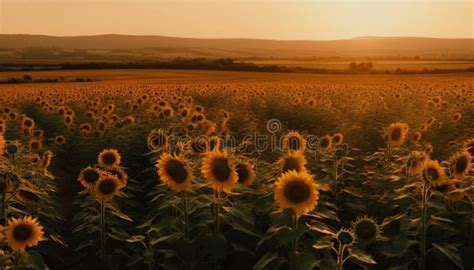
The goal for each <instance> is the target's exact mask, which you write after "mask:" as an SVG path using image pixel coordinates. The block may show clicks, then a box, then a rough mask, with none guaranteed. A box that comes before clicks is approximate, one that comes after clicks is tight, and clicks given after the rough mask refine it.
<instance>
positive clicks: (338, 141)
mask: <svg viewBox="0 0 474 270" xmlns="http://www.w3.org/2000/svg"><path fill="white" fill-rule="evenodd" d="M331 141H332V143H333V144H336V145H337V144H341V143H342V142H343V141H344V135H342V134H341V133H336V134H334V135H332V137H331Z"/></svg>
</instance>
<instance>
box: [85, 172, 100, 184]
mask: <svg viewBox="0 0 474 270" xmlns="http://www.w3.org/2000/svg"><path fill="white" fill-rule="evenodd" d="M99 178H100V175H99V173H98V172H97V171H96V170H94V169H89V170H86V171H85V172H84V180H86V182H88V183H92V184H94V183H95V182H97V180H99Z"/></svg>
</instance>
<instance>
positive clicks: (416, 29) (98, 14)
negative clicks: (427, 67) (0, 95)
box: [0, 0, 474, 39]
mask: <svg viewBox="0 0 474 270" xmlns="http://www.w3.org/2000/svg"><path fill="white" fill-rule="evenodd" d="M473 32H474V0H468V1H465V0H464V1H459V0H441V1H439V0H438V1H433V0H411V1H408V0H391V1H389V0H377V1H359V0H345V1H339V0H331V1H328V0H313V1H300V0H280V1H271V0H260V1H250V0H242V1H238V0H214V1H209V0H173V1H171V0H168V1H165V0H0V33H2V34H18V33H22V34H45V35H58V36H71V35H97V34H112V33H114V34H133V35H166V36H179V37H203V38H237V37H239V38H240V37H243V38H271V39H344V38H352V37H358V36H429V37H451V38H460V37H462V38H473V37H474V34H473Z"/></svg>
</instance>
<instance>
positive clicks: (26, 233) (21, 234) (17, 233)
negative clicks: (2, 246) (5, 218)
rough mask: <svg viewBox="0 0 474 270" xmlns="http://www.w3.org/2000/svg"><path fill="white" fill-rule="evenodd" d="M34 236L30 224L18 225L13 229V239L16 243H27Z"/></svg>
mask: <svg viewBox="0 0 474 270" xmlns="http://www.w3.org/2000/svg"><path fill="white" fill-rule="evenodd" d="M32 236H33V230H32V228H31V226H29V225H28V224H18V225H16V226H15V227H14V228H13V238H15V240H16V241H27V240H28V239H30V238H31V237H32Z"/></svg>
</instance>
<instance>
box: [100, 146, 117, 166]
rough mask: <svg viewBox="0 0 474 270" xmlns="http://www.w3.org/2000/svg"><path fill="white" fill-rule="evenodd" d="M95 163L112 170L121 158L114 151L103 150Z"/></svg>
mask: <svg viewBox="0 0 474 270" xmlns="http://www.w3.org/2000/svg"><path fill="white" fill-rule="evenodd" d="M97 162H99V164H100V165H101V166H103V167H104V168H113V167H117V166H119V165H120V162H121V156H120V154H119V152H118V151H117V150H115V149H104V150H102V152H100V154H99V156H98V157H97Z"/></svg>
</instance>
